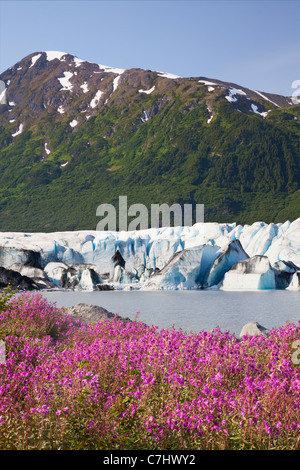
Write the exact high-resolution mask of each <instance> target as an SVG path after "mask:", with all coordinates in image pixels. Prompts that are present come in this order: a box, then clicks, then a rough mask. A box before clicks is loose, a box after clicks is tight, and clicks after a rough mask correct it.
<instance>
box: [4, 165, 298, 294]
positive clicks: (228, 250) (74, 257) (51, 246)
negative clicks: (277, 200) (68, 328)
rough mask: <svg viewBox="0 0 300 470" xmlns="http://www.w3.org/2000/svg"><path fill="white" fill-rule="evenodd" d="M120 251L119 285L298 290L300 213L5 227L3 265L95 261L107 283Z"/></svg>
mask: <svg viewBox="0 0 300 470" xmlns="http://www.w3.org/2000/svg"><path fill="white" fill-rule="evenodd" d="M67 165H68V161H66V162H65V163H62V164H61V168H63V167H65V166H67ZM116 252H119V253H120V256H121V257H122V259H123V260H124V261H125V262H126V268H125V267H123V266H121V265H120V264H118V265H117V266H114V270H113V275H112V277H111V279H110V281H111V282H113V283H115V287H117V288H125V287H126V286H133V287H134V288H143V289H147V290H150V289H152V290H153V289H155V290H163V289H168V290H174V289H199V288H200V289H224V290H228V289H230V290H236V289H240V290H244V289H252V290H253V289H255V290H264V289H288V290H299V275H300V218H299V219H297V220H295V221H293V222H289V221H286V222H285V223H278V224H273V223H271V224H265V223H264V222H255V223H253V224H252V225H244V226H242V225H236V224H235V223H230V224H226V223H224V224H218V223H216V222H211V223H197V224H195V225H193V226H178V227H174V228H173V227H169V228H168V227H161V228H151V229H147V230H136V231H128V232H126V231H122V232H111V231H97V230H94V231H93V230H91V231H77V232H76V231H74V232H73V231H72V232H71V231H70V232H55V233H20V232H12V233H11V232H8V233H5V232H4V233H0V264H1V266H4V267H9V266H11V265H13V264H14V263H21V264H23V265H25V264H27V265H28V263H29V262H30V263H31V262H32V260H33V259H34V260H39V265H40V268H41V269H43V270H44V268H45V266H46V265H47V264H48V263H51V262H53V263H64V264H65V265H67V266H68V267H70V266H72V265H74V264H81V265H82V266H84V265H87V264H88V265H93V266H94V268H93V269H94V270H95V271H96V272H97V273H98V274H99V275H100V276H101V278H102V279H103V283H104V287H105V285H106V283H107V282H108V281H106V280H107V279H109V274H110V273H111V260H112V258H113V257H114V256H115V254H116ZM83 269H84V268H83V267H82V269H81V273H82V272H83ZM50 277H51V279H54V278H55V276H54V275H53V276H50ZM78 279H79V278H78ZM85 279H86V280H85ZM74 282H75V281H74ZM76 282H77V281H76ZM79 285H80V282H79V281H78V283H77V284H76V286H77V287H76V288H80V287H79ZM81 285H84V286H88V285H89V286H90V287H91V285H92V284H91V273H88V272H86V273H85V274H84V276H83V281H82V284H81ZM107 287H109V285H108V284H107ZM95 289H96V288H95Z"/></svg>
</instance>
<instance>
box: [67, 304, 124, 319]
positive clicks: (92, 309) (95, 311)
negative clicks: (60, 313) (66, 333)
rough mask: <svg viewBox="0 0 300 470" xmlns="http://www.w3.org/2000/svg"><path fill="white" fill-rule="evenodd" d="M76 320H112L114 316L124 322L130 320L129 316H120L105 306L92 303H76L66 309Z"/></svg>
mask: <svg viewBox="0 0 300 470" xmlns="http://www.w3.org/2000/svg"><path fill="white" fill-rule="evenodd" d="M66 313H67V314H68V315H70V316H71V317H72V318H74V320H78V319H79V320H81V321H82V322H83V323H97V322H100V321H106V320H108V321H112V320H113V319H114V318H117V319H118V320H122V321H124V322H130V321H131V320H130V319H129V318H127V317H126V318H124V317H119V315H116V314H115V313H111V312H109V311H108V310H106V309H105V308H103V307H100V306H98V305H92V304H84V303H80V304H76V305H73V306H72V307H69V308H68V309H67V311H66Z"/></svg>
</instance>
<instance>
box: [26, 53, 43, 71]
mask: <svg viewBox="0 0 300 470" xmlns="http://www.w3.org/2000/svg"><path fill="white" fill-rule="evenodd" d="M41 55H42V54H37V55H35V56H34V57H32V59H31V65H30V67H29V68H30V69H31V67H33V66H34V64H35V63H36V62H37V61H38V60H39V58H40V57H41Z"/></svg>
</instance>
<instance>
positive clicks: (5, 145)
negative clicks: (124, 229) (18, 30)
mask: <svg viewBox="0 0 300 470" xmlns="http://www.w3.org/2000/svg"><path fill="white" fill-rule="evenodd" d="M0 80H1V81H2V82H3V83H4V84H5V89H4V90H3V91H2V90H0V92H1V91H2V93H1V97H0V99H1V103H3V104H0V196H1V199H0V230H1V231H36V232H53V231H66V230H83V229H86V230H90V229H95V228H96V225H97V222H98V221H99V217H97V216H96V209H97V207H98V206H99V205H100V204H103V203H111V204H114V205H115V207H116V209H117V208H118V200H119V196H120V195H127V197H128V206H129V205H131V204H134V203H140V204H145V205H146V206H147V207H148V208H149V211H150V205H151V204H155V203H159V204H162V203H167V204H169V205H171V204H172V203H176V202H177V203H179V204H184V203H190V204H194V205H195V204H204V206H205V221H217V222H219V223H221V222H230V223H231V222H236V223H238V224H251V223H253V222H254V221H257V220H263V221H265V222H266V223H270V222H283V221H285V220H287V219H289V220H295V219H296V218H298V217H299V207H300V152H299V150H300V149H299V147H300V145H299V142H300V139H299V137H300V124H299V118H300V106H299V104H295V103H293V101H295V100H292V99H291V97H284V96H280V95H274V94H270V93H267V92H261V91H256V90H250V89H248V88H246V87H243V86H240V85H237V84H235V83H227V82H224V81H221V80H217V79H211V78H207V77H191V78H182V77H177V76H175V75H172V74H168V73H164V72H159V71H151V70H142V69H139V68H134V69H129V70H123V69H119V68H113V67H107V66H104V65H99V64H93V63H89V62H86V61H83V60H81V59H78V58H77V57H75V56H74V55H71V54H67V53H63V52H53V51H48V52H35V53H33V54H30V55H28V56H27V57H25V58H24V59H22V60H21V61H19V62H18V63H17V64H15V65H14V66H13V67H10V68H9V69H8V70H6V71H5V72H3V73H2V74H1V75H0Z"/></svg>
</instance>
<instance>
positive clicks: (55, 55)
mask: <svg viewBox="0 0 300 470" xmlns="http://www.w3.org/2000/svg"><path fill="white" fill-rule="evenodd" d="M45 53H46V55H47V60H48V61H51V60H54V59H58V60H62V57H63V56H64V55H67V52H60V51H45Z"/></svg>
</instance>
